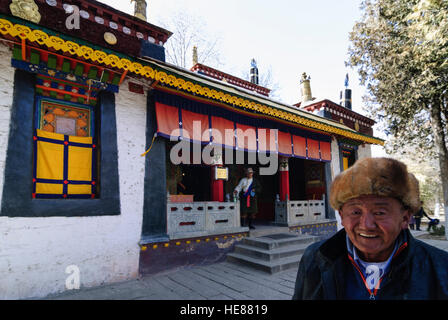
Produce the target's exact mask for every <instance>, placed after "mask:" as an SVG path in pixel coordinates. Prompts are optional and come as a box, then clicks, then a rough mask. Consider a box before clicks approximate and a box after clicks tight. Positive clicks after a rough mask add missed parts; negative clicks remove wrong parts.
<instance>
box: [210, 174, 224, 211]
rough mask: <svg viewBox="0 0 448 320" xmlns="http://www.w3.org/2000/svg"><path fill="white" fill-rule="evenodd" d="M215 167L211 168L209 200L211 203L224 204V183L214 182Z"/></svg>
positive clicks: (220, 181)
mask: <svg viewBox="0 0 448 320" xmlns="http://www.w3.org/2000/svg"><path fill="white" fill-rule="evenodd" d="M216 167H217V166H212V167H211V186H210V188H211V198H212V201H219V202H224V181H223V180H215V168H216Z"/></svg>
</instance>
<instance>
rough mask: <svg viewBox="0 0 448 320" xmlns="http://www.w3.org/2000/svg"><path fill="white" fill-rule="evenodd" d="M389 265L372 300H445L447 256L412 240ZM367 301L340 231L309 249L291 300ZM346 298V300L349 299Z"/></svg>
mask: <svg viewBox="0 0 448 320" xmlns="http://www.w3.org/2000/svg"><path fill="white" fill-rule="evenodd" d="M402 232H405V233H406V234H405V235H404V236H405V237H406V238H407V246H406V247H405V248H404V249H403V250H402V251H401V252H399V253H398V254H397V255H396V256H395V257H394V258H393V259H392V262H391V268H390V271H389V272H388V273H387V274H386V275H385V277H384V279H383V280H382V282H381V287H380V290H378V293H377V295H376V296H375V298H376V299H378V300H396V299H400V300H401V299H413V300H415V299H417V300H434V299H448V253H447V252H445V251H443V250H440V249H438V248H435V247H433V246H430V245H428V244H426V243H424V242H422V241H420V240H417V239H415V238H413V237H412V235H411V233H410V232H409V231H408V230H404V231H402ZM354 287H355V288H356V290H357V292H358V293H359V296H358V297H357V298H358V299H369V297H370V295H369V293H368V291H367V289H366V287H365V286H364V283H363V281H362V280H361V276H360V275H359V273H358V272H357V271H356V270H355V267H354V266H353V264H352V263H351V262H350V260H349V258H348V251H347V246H346V232H345V230H344V229H342V230H341V231H339V232H338V233H336V234H335V235H334V236H333V237H331V238H330V239H328V240H324V241H321V242H318V243H314V244H312V245H310V246H309V247H308V248H307V249H306V251H305V253H304V254H303V257H302V260H301V261H300V264H299V270H298V273H297V280H296V286H295V291H294V296H293V299H294V300H325V299H330V300H336V299H353V297H352V296H353V295H350V294H348V290H351V291H352V292H353V288H354ZM349 296H350V297H349Z"/></svg>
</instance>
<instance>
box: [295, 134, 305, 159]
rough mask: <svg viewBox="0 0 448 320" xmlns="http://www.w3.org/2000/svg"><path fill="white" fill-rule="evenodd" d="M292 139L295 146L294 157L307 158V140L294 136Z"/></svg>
mask: <svg viewBox="0 0 448 320" xmlns="http://www.w3.org/2000/svg"><path fill="white" fill-rule="evenodd" d="M292 139H293V142H292V143H293V144H294V155H295V156H297V157H302V158H306V138H304V137H299V136H294V135H293V136H292Z"/></svg>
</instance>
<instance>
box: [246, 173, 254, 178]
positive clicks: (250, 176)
mask: <svg viewBox="0 0 448 320" xmlns="http://www.w3.org/2000/svg"><path fill="white" fill-rule="evenodd" d="M246 176H247V177H248V178H249V179H250V178H252V177H253V176H254V173H253V172H247V173H246Z"/></svg>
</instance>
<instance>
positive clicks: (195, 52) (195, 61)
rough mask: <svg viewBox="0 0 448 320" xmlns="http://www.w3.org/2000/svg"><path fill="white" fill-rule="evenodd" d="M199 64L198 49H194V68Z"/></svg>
mask: <svg viewBox="0 0 448 320" xmlns="http://www.w3.org/2000/svg"><path fill="white" fill-rule="evenodd" d="M198 63H199V60H198V47H196V46H194V47H193V66H195V65H197V64H198Z"/></svg>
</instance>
